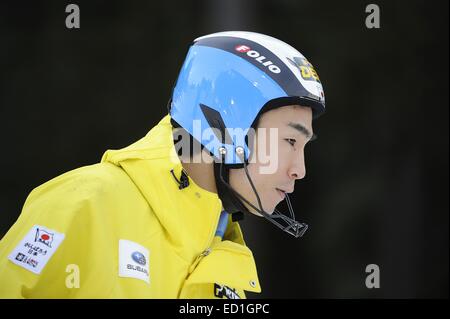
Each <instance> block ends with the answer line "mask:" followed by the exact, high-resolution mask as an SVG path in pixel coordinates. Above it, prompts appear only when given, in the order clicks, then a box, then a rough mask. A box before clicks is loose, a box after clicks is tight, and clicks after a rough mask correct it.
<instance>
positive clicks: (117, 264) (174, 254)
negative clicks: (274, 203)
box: [0, 115, 261, 298]
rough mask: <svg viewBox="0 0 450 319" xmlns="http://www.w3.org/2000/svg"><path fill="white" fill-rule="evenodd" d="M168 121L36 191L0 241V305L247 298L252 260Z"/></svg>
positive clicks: (253, 280)
mask: <svg viewBox="0 0 450 319" xmlns="http://www.w3.org/2000/svg"><path fill="white" fill-rule="evenodd" d="M172 169H173V170H174V174H175V176H176V177H177V178H179V176H180V174H181V171H182V165H181V162H180V161H179V158H178V156H177V154H176V150H175V147H174V143H173V140H172V126H171V124H170V116H169V115H166V116H165V117H164V118H163V119H162V120H161V121H160V122H159V124H158V125H157V126H155V127H154V128H153V129H152V130H151V131H150V132H149V133H148V134H147V135H146V136H145V137H144V138H142V139H141V140H139V141H137V142H136V143H134V144H132V145H130V146H128V147H126V148H123V149H121V150H108V151H107V152H105V154H104V155H103V158H102V161H101V163H98V164H95V165H90V166H85V167H81V168H79V169H75V170H73V171H70V172H67V173H65V174H63V175H61V176H58V177H56V178H54V179H52V180H50V181H49V182H47V183H45V184H43V185H41V186H39V187H37V188H36V189H34V190H33V191H32V192H31V193H30V195H29V196H28V198H27V200H26V202H25V205H24V207H23V210H22V213H21V215H20V217H19V218H18V220H17V221H16V223H15V224H14V225H13V226H12V227H11V229H10V230H9V232H8V233H7V234H6V235H5V236H4V237H3V239H2V240H1V241H0V298H222V297H228V298H238V297H240V298H245V294H244V290H246V291H253V292H260V291H261V289H260V285H259V282H258V278H257V272H256V267H255V262H254V259H253V255H252V253H251V251H250V250H249V248H248V247H247V246H246V245H245V243H244V240H243V237H242V233H241V230H240V227H239V224H238V223H237V222H232V221H231V219H230V218H229V221H228V227H227V230H226V232H225V236H224V238H223V240H217V237H216V238H214V234H215V231H216V228H217V225H218V221H219V216H220V213H221V208H222V203H221V201H220V199H219V197H218V196H217V194H215V193H211V192H208V191H206V190H204V189H202V188H200V187H199V186H198V185H196V184H195V182H194V181H193V180H192V179H191V178H189V186H188V187H186V188H184V189H181V190H180V189H179V188H178V186H179V185H178V183H177V182H176V181H175V179H174V178H173V176H172V174H171V172H170V171H171V170H172Z"/></svg>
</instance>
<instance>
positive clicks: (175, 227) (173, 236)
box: [102, 115, 245, 260]
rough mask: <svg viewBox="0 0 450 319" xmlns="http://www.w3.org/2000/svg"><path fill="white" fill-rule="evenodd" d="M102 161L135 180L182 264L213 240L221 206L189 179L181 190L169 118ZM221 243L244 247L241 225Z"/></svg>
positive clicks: (235, 225) (215, 197)
mask: <svg viewBox="0 0 450 319" xmlns="http://www.w3.org/2000/svg"><path fill="white" fill-rule="evenodd" d="M102 162H110V163H113V164H115V165H117V166H120V167H122V168H123V169H124V170H125V172H126V173H127V174H128V175H129V177H130V178H131V179H132V180H133V182H134V183H135V184H136V186H137V187H138V188H139V190H140V192H141V193H142V194H143V196H144V197H145V199H146V200H147V202H148V204H149V205H150V206H151V208H152V210H153V212H154V214H155V216H156V218H157V219H158V220H159V222H160V224H161V225H162V227H163V229H164V232H165V234H166V236H167V237H168V239H169V241H170V242H171V244H172V245H173V246H174V247H175V249H177V250H178V253H179V254H180V255H183V257H185V258H186V259H188V260H189V259H192V258H194V256H196V255H198V254H199V253H200V252H202V251H203V250H204V249H205V248H207V247H208V246H209V245H210V244H211V242H212V239H213V236H214V233H215V230H216V227H217V224H218V220H219V216H220V213H221V210H222V202H221V200H220V198H219V197H218V195H217V194H216V193H212V192H209V191H207V190H205V189H203V188H201V187H199V186H198V185H197V184H196V183H195V182H194V181H193V180H192V179H191V178H190V177H189V186H188V187H186V188H184V189H182V190H180V189H179V188H178V183H177V182H176V180H175V179H174V178H173V176H172V174H171V170H173V172H174V174H175V176H176V177H177V178H178V179H179V177H180V175H181V171H182V168H183V167H182V164H181V162H180V159H179V158H178V155H177V153H176V150H175V146H174V142H173V135H172V125H171V123H170V115H166V116H165V117H164V118H163V119H162V120H161V121H160V122H159V123H158V124H157V125H156V126H155V127H154V128H153V129H151V130H150V132H149V133H147V135H146V136H145V137H143V138H142V139H140V140H139V141H137V142H135V143H133V144H131V145H130V146H128V147H125V148H123V149H120V150H108V151H106V152H105V154H104V155H103V157H102ZM224 239H228V240H231V241H234V242H236V243H239V244H242V245H245V243H244V240H243V236H242V232H241V229H240V227H239V224H238V223H236V222H231V218H230V219H229V226H228V228H227V231H226V233H225V236H224Z"/></svg>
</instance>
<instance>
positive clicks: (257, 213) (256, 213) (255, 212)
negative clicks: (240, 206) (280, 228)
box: [247, 204, 275, 217]
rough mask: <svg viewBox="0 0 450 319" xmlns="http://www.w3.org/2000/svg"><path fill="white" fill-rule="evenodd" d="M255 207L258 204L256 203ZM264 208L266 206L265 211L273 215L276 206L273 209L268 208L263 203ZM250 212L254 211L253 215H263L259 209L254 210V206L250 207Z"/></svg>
mask: <svg viewBox="0 0 450 319" xmlns="http://www.w3.org/2000/svg"><path fill="white" fill-rule="evenodd" d="M255 207H258V204H256V205H255ZM247 208H248V207H247ZM263 208H264V211H265V212H266V213H267V214H269V215H272V214H273V211H274V210H275V207H274V208H272V209H266V208H265V207H264V205H263ZM249 212H250V213H252V214H253V215H256V216H259V217H263V215H262V214H260V213H259V212H257V211H256V210H254V209H253V208H250V209H249Z"/></svg>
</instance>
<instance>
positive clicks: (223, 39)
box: [170, 31, 325, 164]
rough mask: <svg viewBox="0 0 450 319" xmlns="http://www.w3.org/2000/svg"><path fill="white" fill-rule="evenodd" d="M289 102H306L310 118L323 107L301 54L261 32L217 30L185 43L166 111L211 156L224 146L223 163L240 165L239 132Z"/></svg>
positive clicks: (317, 86)
mask: <svg viewBox="0 0 450 319" xmlns="http://www.w3.org/2000/svg"><path fill="white" fill-rule="evenodd" d="M290 104H301V105H304V106H309V107H311V108H312V110H313V116H314V117H315V118H316V117H317V116H319V115H320V114H321V113H323V112H324V111H325V97H324V93H323V88H322V84H321V82H320V80H319V77H318V75H317V73H316V71H315V70H314V68H313V67H312V65H311V64H310V63H309V62H308V61H307V60H306V58H305V57H304V56H303V55H302V54H301V53H300V52H298V51H297V50H295V49H294V48H292V47H291V46H289V45H288V44H286V43H284V42H282V41H280V40H278V39H275V38H272V37H269V36H266V35H263V34H259V33H253V32H242V31H231V32H220V33H215V34H211V35H207V36H204V37H200V38H198V39H196V40H195V41H194V43H193V44H192V45H191V47H190V49H189V51H188V53H187V57H186V59H185V61H184V64H183V66H182V68H181V71H180V74H179V76H178V79H177V82H176V85H175V87H174V90H173V95H172V100H171V105H170V115H171V118H172V119H173V120H174V121H175V122H176V123H177V124H178V125H180V126H181V127H182V128H184V129H185V130H186V131H187V132H188V133H189V134H191V135H192V136H193V137H194V138H195V139H196V140H197V141H199V142H200V143H201V144H202V145H203V146H204V147H205V148H206V149H207V150H208V151H209V152H210V153H211V154H213V155H214V156H215V157H216V158H221V153H219V149H220V148H225V150H226V155H225V161H224V163H225V164H242V160H243V159H244V160H248V159H249V157H250V150H249V148H248V145H247V144H246V141H245V136H246V134H247V133H248V130H249V129H250V128H251V127H252V124H253V123H254V121H255V119H256V118H257V117H258V115H259V114H260V113H261V111H262V110H263V109H264V108H267V107H270V106H271V105H272V107H273V106H274V105H275V106H282V105H290ZM218 133H220V134H218ZM238 147H242V149H243V150H244V157H243V158H242V157H239V156H236V148H238ZM222 151H223V150H222ZM222 154H223V153H222Z"/></svg>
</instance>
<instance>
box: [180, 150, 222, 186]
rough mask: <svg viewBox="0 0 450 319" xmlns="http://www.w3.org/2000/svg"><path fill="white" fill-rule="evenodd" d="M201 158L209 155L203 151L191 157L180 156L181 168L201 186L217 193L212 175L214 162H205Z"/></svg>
mask: <svg viewBox="0 0 450 319" xmlns="http://www.w3.org/2000/svg"><path fill="white" fill-rule="evenodd" d="M202 156H203V159H205V158H207V157H208V156H210V155H209V154H207V153H205V152H204V151H203V152H202V154H198V155H194V156H193V158H192V159H184V158H182V157H180V161H181V163H182V165H183V169H184V170H185V171H186V173H187V174H188V175H189V177H190V178H192V179H193V180H194V182H195V183H196V184H197V185H198V186H199V187H201V188H203V189H205V190H207V191H209V192H211V193H216V194H217V187H216V180H215V177H214V164H213V162H212V161H211V162H210V161H208V162H206V163H205V161H204V160H202Z"/></svg>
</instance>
